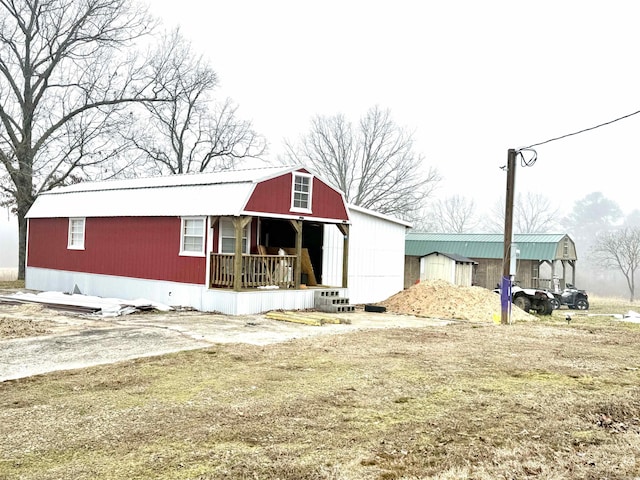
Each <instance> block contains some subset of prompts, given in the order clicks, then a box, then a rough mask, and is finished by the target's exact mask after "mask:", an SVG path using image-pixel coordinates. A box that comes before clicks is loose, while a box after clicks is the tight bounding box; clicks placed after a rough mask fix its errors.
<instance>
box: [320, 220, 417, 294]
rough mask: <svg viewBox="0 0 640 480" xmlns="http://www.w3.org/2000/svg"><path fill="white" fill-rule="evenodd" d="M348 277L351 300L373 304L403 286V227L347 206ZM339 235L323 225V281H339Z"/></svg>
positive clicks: (330, 226) (331, 228)
mask: <svg viewBox="0 0 640 480" xmlns="http://www.w3.org/2000/svg"><path fill="white" fill-rule="evenodd" d="M349 213H350V218H351V227H350V230H349V235H350V238H349V278H348V285H347V286H348V289H349V299H350V301H351V303H355V304H361V303H373V302H379V301H382V300H385V299H387V298H388V297H390V296H391V295H393V294H395V293H397V292H399V291H401V290H402V289H403V286H404V242H405V231H406V226H405V225H404V224H400V223H396V222H394V221H391V220H387V219H383V218H380V217H379V216H376V215H372V214H368V213H366V212H364V211H362V210H361V209H358V210H356V209H350V212H349ZM342 252H343V237H342V234H341V233H340V232H339V230H338V229H337V228H336V227H334V226H332V225H325V234H324V245H323V280H324V283H325V284H327V285H340V284H341V282H342Z"/></svg>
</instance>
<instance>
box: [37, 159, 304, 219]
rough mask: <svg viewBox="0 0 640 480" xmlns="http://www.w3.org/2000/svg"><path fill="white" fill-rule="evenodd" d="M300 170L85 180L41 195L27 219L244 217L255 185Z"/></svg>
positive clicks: (266, 169)
mask: <svg viewBox="0 0 640 480" xmlns="http://www.w3.org/2000/svg"><path fill="white" fill-rule="evenodd" d="M301 168H302V167H300V166H279V167H261V168H252V169H244V170H234V171H225V172H216V173H199V174H183V175H170V176H163V177H149V178H132V179H125V180H107V181H100V182H83V183H78V184H75V185H69V186H66V187H58V188H54V189H52V190H50V191H48V192H44V193H42V194H40V195H39V196H38V198H36V201H35V202H34V204H33V205H32V207H31V209H30V210H29V212H28V214H27V218H51V217H118V216H131V217H138V216H189V215H215V216H222V215H240V214H242V211H243V208H244V206H245V205H246V203H247V201H248V199H249V197H250V196H251V194H252V192H253V190H254V188H255V185H256V184H257V183H259V182H261V181H264V180H268V179H271V178H275V177H278V176H280V175H283V174H286V173H290V172H293V171H296V170H300V169H301Z"/></svg>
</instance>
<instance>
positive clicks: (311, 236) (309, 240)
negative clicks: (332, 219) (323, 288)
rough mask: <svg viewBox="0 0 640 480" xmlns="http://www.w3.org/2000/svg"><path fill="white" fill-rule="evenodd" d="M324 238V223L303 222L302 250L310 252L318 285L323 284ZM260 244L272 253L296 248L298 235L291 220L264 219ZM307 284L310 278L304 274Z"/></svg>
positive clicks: (303, 281) (261, 223) (260, 232)
mask: <svg viewBox="0 0 640 480" xmlns="http://www.w3.org/2000/svg"><path fill="white" fill-rule="evenodd" d="M323 237H324V225H323V224H322V223H317V222H302V248H303V249H307V251H308V252H309V259H310V260H311V266H312V267H313V274H314V275H315V279H316V283H317V284H318V285H320V284H322V242H323ZM258 242H259V244H260V245H264V246H265V247H267V249H269V250H270V251H273V250H274V249H278V248H295V246H296V233H295V230H294V228H293V226H292V225H291V223H290V222H289V220H278V219H271V218H262V219H261V221H260V229H259V238H258ZM305 280H307V281H305ZM307 282H308V278H305V277H304V274H303V279H302V283H307Z"/></svg>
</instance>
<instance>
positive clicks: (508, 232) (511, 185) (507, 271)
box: [500, 148, 517, 325]
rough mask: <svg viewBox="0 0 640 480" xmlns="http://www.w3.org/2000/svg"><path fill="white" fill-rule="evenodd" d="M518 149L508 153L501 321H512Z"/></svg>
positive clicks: (506, 322) (510, 150) (505, 323)
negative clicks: (514, 208) (512, 267)
mask: <svg viewBox="0 0 640 480" xmlns="http://www.w3.org/2000/svg"><path fill="white" fill-rule="evenodd" d="M516 155H517V153H516V151H515V150H514V149H513V148H510V149H509V152H508V155H507V197H506V200H505V212H504V254H503V256H502V284H501V285H500V305H501V307H502V316H501V319H500V323H501V324H502V325H508V324H509V323H511V283H512V282H511V243H512V240H513V199H514V190H515V183H516Z"/></svg>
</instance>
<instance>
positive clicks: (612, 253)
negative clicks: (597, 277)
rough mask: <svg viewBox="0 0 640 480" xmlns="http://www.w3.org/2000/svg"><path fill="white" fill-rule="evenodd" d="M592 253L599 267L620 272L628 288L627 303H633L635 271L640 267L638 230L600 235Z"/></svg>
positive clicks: (639, 231) (639, 229)
mask: <svg viewBox="0 0 640 480" xmlns="http://www.w3.org/2000/svg"><path fill="white" fill-rule="evenodd" d="M593 253H594V256H595V258H596V259H597V260H598V262H599V263H600V265H602V266H604V267H606V268H613V269H617V270H620V272H622V274H623V275H624V278H625V280H626V281H627V287H628V288H629V301H631V302H633V301H634V298H635V290H636V283H635V277H636V271H637V270H638V267H639V266H640V228H638V227H629V228H623V229H621V230H617V231H612V232H605V233H601V234H600V235H598V237H597V238H596V241H595V245H594V247H593Z"/></svg>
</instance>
